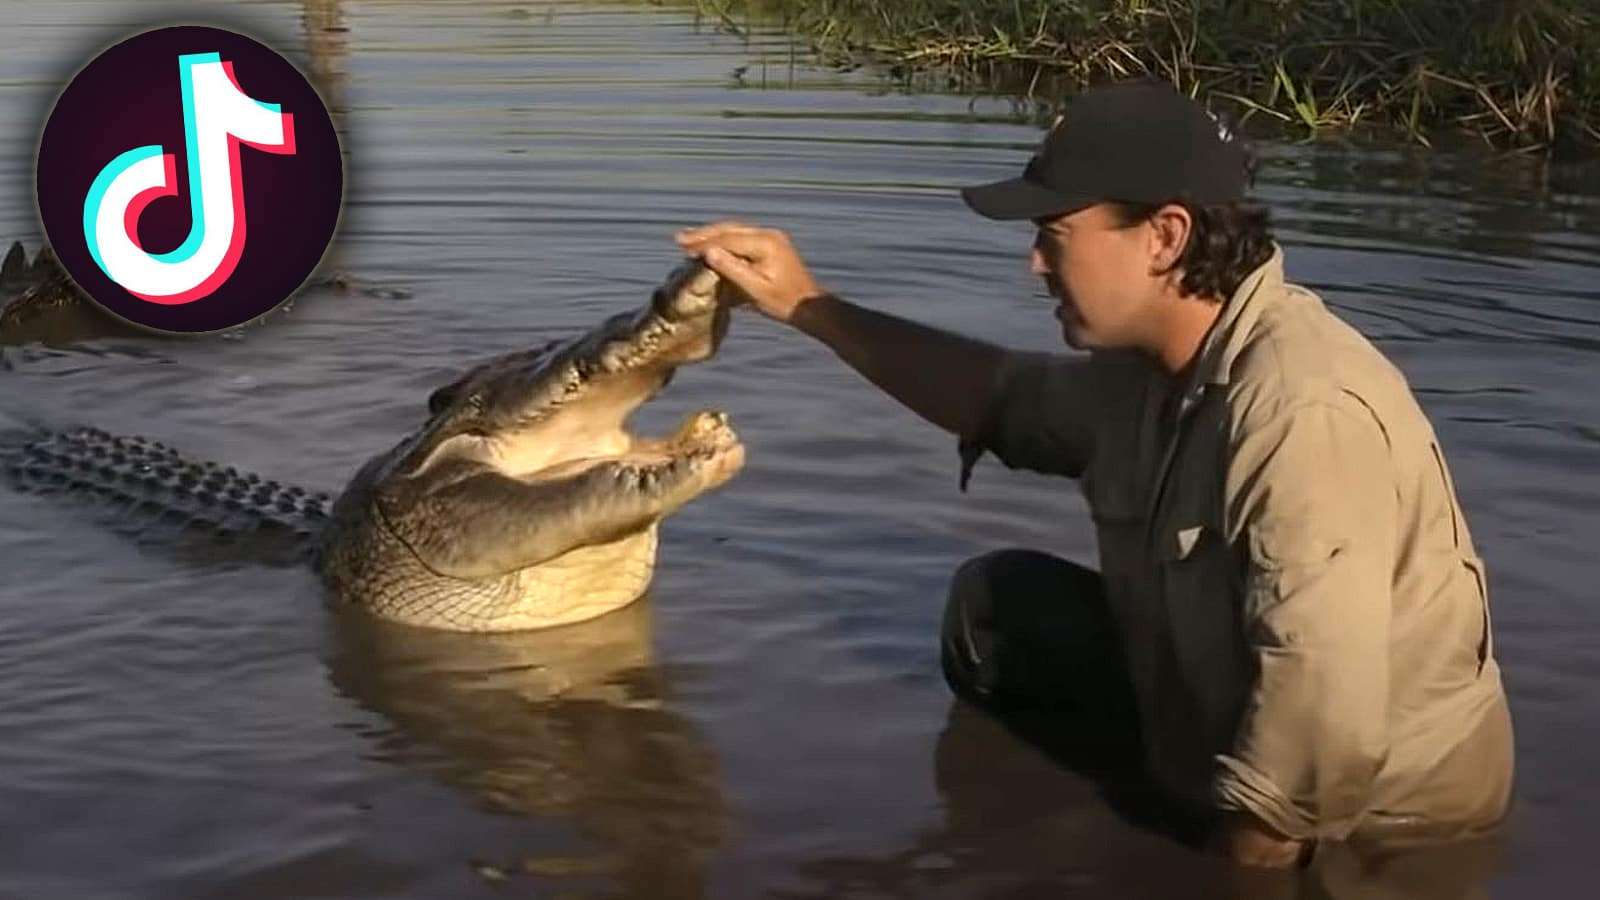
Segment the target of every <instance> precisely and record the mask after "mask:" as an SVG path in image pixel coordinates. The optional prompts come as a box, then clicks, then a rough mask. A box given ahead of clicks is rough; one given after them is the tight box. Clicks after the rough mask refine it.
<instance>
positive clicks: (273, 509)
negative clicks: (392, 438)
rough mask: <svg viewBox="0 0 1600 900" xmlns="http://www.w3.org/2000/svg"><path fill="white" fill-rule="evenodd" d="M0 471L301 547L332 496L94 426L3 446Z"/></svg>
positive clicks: (33, 488) (183, 522) (21, 481)
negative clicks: (268, 535) (270, 535)
mask: <svg viewBox="0 0 1600 900" xmlns="http://www.w3.org/2000/svg"><path fill="white" fill-rule="evenodd" d="M0 471H3V472H4V473H6V475H8V476H9V477H8V478H7V480H8V481H10V482H11V483H12V484H13V485H15V486H16V487H17V488H19V489H21V490H25V491H29V492H32V493H70V494H79V495H84V496H93V497H97V498H99V499H101V500H104V501H108V502H109V503H111V504H113V505H115V506H117V507H120V508H122V509H124V510H126V511H127V512H128V513H129V514H130V515H132V516H134V517H136V518H137V519H139V520H141V524H143V523H144V522H145V521H148V520H150V519H157V520H160V521H162V522H165V523H168V524H171V525H174V526H177V527H180V528H188V527H191V526H193V527H198V528H202V529H205V530H207V531H209V532H211V533H213V534H214V535H218V536H222V537H229V538H232V537H238V536H243V535H247V534H257V533H260V532H262V531H268V532H273V533H274V536H275V537H276V538H277V539H278V540H280V541H281V540H284V539H287V540H288V541H289V542H290V543H291V544H293V545H294V546H295V548H296V549H297V551H298V553H297V555H302V554H304V553H309V552H311V551H312V550H314V548H315V546H316V542H317V538H318V536H319V535H320V533H321V532H322V530H323V528H324V527H325V526H326V525H327V522H328V519H329V515H330V513H331V511H332V505H333V499H332V498H331V497H330V496H329V495H328V494H326V493H322V492H311V491H307V490H305V489H303V488H300V487H295V486H292V485H284V484H280V483H278V482H276V481H271V480H267V479H263V478H261V477H260V476H258V475H254V474H251V473H247V472H240V471H238V470H237V469H234V468H232V467H224V466H220V465H218V464H216V463H212V462H204V461H198V460H191V459H188V458H186V457H184V456H183V455H181V454H180V453H178V451H176V450H174V449H172V448H171V447H168V446H166V445H165V444H160V443H156V442H155V441H150V440H146V439H145V438H142V437H121V436H117V435H112V434H108V433H106V432H104V431H101V430H99V429H97V428H79V429H74V430H71V431H57V432H48V433H45V434H42V435H35V436H33V437H31V438H30V439H28V440H26V441H24V442H22V443H19V444H12V445H10V446H6V447H3V448H0Z"/></svg>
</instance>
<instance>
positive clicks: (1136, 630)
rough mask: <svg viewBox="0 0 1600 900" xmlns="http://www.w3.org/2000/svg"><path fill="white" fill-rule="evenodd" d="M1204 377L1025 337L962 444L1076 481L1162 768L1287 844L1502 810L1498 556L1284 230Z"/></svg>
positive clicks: (1225, 325)
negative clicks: (1494, 627) (1286, 265)
mask: <svg viewBox="0 0 1600 900" xmlns="http://www.w3.org/2000/svg"><path fill="white" fill-rule="evenodd" d="M1191 372H1192V374H1191V375H1189V376H1188V377H1187V378H1186V380H1185V383H1183V384H1178V383H1177V381H1176V380H1175V379H1174V378H1172V377H1171V376H1169V375H1167V374H1166V373H1165V372H1164V371H1163V370H1162V369H1160V367H1159V366H1158V365H1157V364H1156V363H1155V362H1154V361H1153V360H1150V359H1148V358H1147V357H1145V356H1144V355H1142V354H1138V353H1132V352H1101V353H1094V354H1089V355H1085V356H1058V355H1045V354H1023V353H1015V354H1012V355H1011V356H1010V358H1009V359H1008V361H1007V364H1006V365H1005V366H1004V367H1003V368H1002V372H1001V374H1000V377H999V378H998V380H997V383H996V389H995V393H994V395H993V398H992V402H991V405H990V416H989V419H988V422H987V424H986V426H985V427H984V429H983V433H982V434H981V435H979V436H977V438H976V439H975V441H974V442H972V444H969V446H968V448H967V449H968V450H969V451H970V450H971V449H972V447H973V446H974V445H975V446H977V447H981V448H982V449H988V450H990V451H992V452H994V453H995V455H996V456H998V457H999V458H1000V459H1001V460H1002V461H1003V462H1004V463H1005V464H1006V465H1008V466H1011V467H1013V468H1017V467H1020V468H1027V469H1033V470H1037V471H1041V472H1052V473H1058V474H1062V475H1068V476H1072V477H1078V478H1081V483H1082V487H1083V491H1084V494H1085V496H1086V497H1087V499H1088V502H1089V507H1090V510H1091V512H1092V514H1093V516H1094V521H1095V526H1096V530H1097V532H1098V537H1099V544H1100V564H1101V572H1102V574H1103V575H1104V576H1105V580H1106V588H1107V593H1108V596H1109V598H1110V601H1111V605H1112V608H1113V611H1114V613H1115V615H1116V618H1117V621H1118V624H1119V626H1120V628H1121V630H1122V632H1123V635H1124V638H1125V643H1126V650H1127V655H1128V662H1129V667H1130V670H1131V673H1132V676H1133V680H1134V687H1135V689H1136V693H1137V695H1138V698H1139V704H1140V716H1141V721H1142V728H1143V735H1144V745H1145V757H1146V763H1147V764H1148V766H1149V767H1150V770H1151V772H1152V774H1153V775H1154V776H1155V777H1156V778H1157V779H1158V780H1159V781H1161V782H1162V783H1164V784H1165V785H1166V786H1167V787H1168V788H1169V789H1170V790H1173V791H1175V792H1177V793H1179V794H1180V795H1182V796H1185V797H1187V798H1189V799H1191V800H1194V801H1198V802H1203V803H1207V804H1211V805H1214V806H1217V807H1221V808H1225V809H1242V810H1248V811H1250V812H1252V813H1254V814H1256V815H1257V816H1259V817H1260V818H1261V819H1263V820H1265V821H1266V822H1267V823H1268V824H1270V825H1272V826H1273V827H1275V828H1277V829H1278V830H1279V831H1281V832H1283V833H1284V834H1287V835H1289V836H1291V837H1297V838H1305V837H1319V838H1341V837H1345V836H1347V835H1349V834H1351V833H1352V832H1356V831H1358V829H1359V831H1360V833H1363V834H1365V833H1373V834H1381V833H1386V832H1392V833H1400V834H1406V833H1412V832H1420V833H1423V834H1430V835H1431V834H1435V833H1439V832H1445V833H1454V832H1459V831H1472V830H1477V829H1478V828H1479V827H1481V826H1486V825H1490V824H1492V823H1494V822H1496V821H1497V820H1499V819H1500V818H1501V816H1502V814H1503V813H1504V811H1505V808H1506V805H1507V802H1508V799H1509V794H1510V788H1511V769H1512V748H1511V723H1510V718H1509V715H1508V713H1507V709H1506V702H1505V694H1504V691H1503V690H1502V688H1501V684H1500V672H1499V668H1498V667H1497V666H1496V664H1495V661H1494V657H1493V645H1492V641H1491V638H1490V628H1489V607H1488V598H1487V586H1486V582H1485V580H1484V569H1483V561H1482V560H1481V559H1480V558H1479V557H1478V555H1477V553H1476V552H1475V551H1474V549H1473V545H1472V538H1471V535H1470V534H1469V533H1468V531H1467V522H1466V518H1465V517H1464V516H1463V515H1462V511H1461V506H1460V504H1459V503H1457V501H1456V496H1455V488H1454V485H1453V484H1452V482H1451V480H1450V472H1449V469H1448V468H1447V467H1446V466H1445V461H1444V455H1443V453H1442V452H1441V451H1440V449H1439V443H1438V440H1437V439H1436V438H1435V437H1434V433H1433V429H1432V427H1431V426H1430V425H1429V423H1428V420H1427V418H1426V417H1425V416H1424V415H1423V413H1422V411H1421V409H1420V408H1418V406H1417V403H1416V400H1415V399H1414V398H1413V397H1412V394H1411V390H1410V388H1409V386H1408V385H1407V383H1406V381H1405V378H1404V377H1403V376H1402V375H1401V374H1400V372H1399V371H1398V370H1397V369H1396V368H1395V367H1394V366H1393V365H1391V364H1390V363H1389V362H1388V361H1387V360H1386V359H1385V358H1384V357H1383V355H1382V354H1380V353H1379V352H1378V351H1377V349H1375V348H1374V347H1373V346H1372V345H1371V344H1370V343H1368V342H1367V340H1366V339H1365V338H1363V337H1362V336H1361V335H1360V334H1359V333H1358V332H1356V331H1355V330H1354V329H1353V328H1351V327H1350V326H1348V325H1346V324H1345V323H1344V322H1343V321H1341V320H1340V319H1339V318H1337V317H1336V316H1334V315H1333V314H1332V313H1331V312H1329V311H1328V310H1327V308H1326V307H1324V306H1323V304H1322V301H1321V300H1320V299H1318V298H1317V296H1316V295H1315V294H1313V293H1311V292H1310V291H1307V290H1305V289H1304V288H1301V287H1298V286H1295V285H1292V284H1285V283H1284V280H1283V256H1282V251H1281V250H1280V249H1278V248H1276V247H1274V250H1273V255H1272V258H1271V259H1270V260H1269V261H1268V262H1267V263H1265V264H1264V265H1262V266H1261V267H1260V268H1259V269H1257V270H1256V271H1254V272H1253V273H1251V275H1250V276H1249V277H1248V278H1247V279H1246V280H1245V282H1244V283H1243V284H1242V285H1241V286H1240V287H1239V290H1238V291H1237V292H1236V293H1235V294H1234V296H1233V297H1231V298H1229V300H1228V301H1227V303H1226V305H1225V306H1224V308H1223V310H1222V313H1221V315H1220V316H1219V318H1218V320H1217V323H1216V325H1215V326H1214V327H1213V328H1212V330H1211V332H1210V334H1209V335H1208V336H1207V338H1206V341H1205V342H1204V343H1203V344H1202V346H1201V349H1200V354H1199V357H1198V358H1197V361H1196V364H1195V365H1194V367H1193V368H1192V370H1191ZM1175 392H1177V393H1175ZM964 455H966V456H968V457H969V460H968V464H969V465H970V461H971V458H972V457H973V456H974V455H973V454H971V453H970V452H968V453H966V454H964Z"/></svg>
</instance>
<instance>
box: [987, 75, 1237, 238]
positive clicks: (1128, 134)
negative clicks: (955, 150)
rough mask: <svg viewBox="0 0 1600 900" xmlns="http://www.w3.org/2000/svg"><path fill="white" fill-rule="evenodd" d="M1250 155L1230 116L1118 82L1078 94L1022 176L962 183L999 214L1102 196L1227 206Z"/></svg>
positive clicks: (1055, 209) (1041, 213) (1167, 91)
mask: <svg viewBox="0 0 1600 900" xmlns="http://www.w3.org/2000/svg"><path fill="white" fill-rule="evenodd" d="M1249 180H1250V155H1249V153H1248V151H1246V149H1245V147H1244V145H1243V142H1242V141H1240V140H1238V139H1236V138H1235V137H1234V135H1233V133H1232V132H1231V131H1230V130H1229V129H1228V128H1227V127H1226V125H1224V124H1223V123H1222V121H1221V120H1220V119H1218V118H1216V117H1215V116H1213V115H1212V114H1211V113H1209V112H1207V111H1206V109H1205V108H1204V107H1203V106H1201V105H1200V104H1199V103H1197V102H1196V101H1194V100H1192V99H1190V98H1189V97H1187V96H1185V95H1183V94H1182V93H1179V92H1178V91H1177V90H1176V89H1174V88H1173V87H1172V86H1171V85H1169V84H1166V83H1165V82H1161V81H1155V80H1150V79H1138V80H1133V81H1120V82H1115V83H1112V84H1108V85H1104V86H1101V87H1096V88H1091V89H1089V90H1087V91H1084V92H1083V93H1081V94H1079V95H1078V96H1076V97H1074V98H1073V99H1072V100H1071V102H1069V103H1068V104H1067V106H1066V109H1065V110H1064V111H1063V112H1062V114H1061V115H1060V116H1058V117H1057V118H1056V122H1055V124H1054V125H1053V126H1051V128H1050V131H1049V133H1047V134H1046V135H1045V137H1044V141H1043V142H1042V143H1041V144H1040V145H1039V149H1038V151H1037V152H1035V153H1034V154H1033V158H1032V159H1030V160H1029V161H1028V165H1027V168H1025V169H1024V170H1023V172H1022V175H1021V176H1020V177H1018V178H1008V179H1006V180H1004V181H996V182H992V183H990V184H981V185H977V186H975V187H967V188H962V189H961V198H962V199H963V200H965V201H966V202H967V205H968V206H970V207H972V209H973V210H974V211H976V212H977V213H978V214H979V215H982V216H986V217H988V218H991V219H1036V218H1043V217H1053V216H1058V215H1063V214H1066V213H1070V212H1074V211H1076V210H1079V209H1082V208H1084V207H1086V206H1090V205H1092V204H1095V203H1098V202H1100V201H1103V200H1120V201H1123V202H1128V203H1165V202H1167V201H1169V200H1178V199H1185V200H1188V201H1190V202H1192V203H1198V204H1205V203H1226V202H1228V201H1232V200H1239V199H1242V198H1243V197H1244V191H1245V187H1246V185H1247V183H1248V182H1249Z"/></svg>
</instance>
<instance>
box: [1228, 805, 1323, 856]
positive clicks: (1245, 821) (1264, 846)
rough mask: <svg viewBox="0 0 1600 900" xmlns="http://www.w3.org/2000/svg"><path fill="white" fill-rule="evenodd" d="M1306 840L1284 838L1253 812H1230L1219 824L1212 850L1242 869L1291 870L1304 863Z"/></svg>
mask: <svg viewBox="0 0 1600 900" xmlns="http://www.w3.org/2000/svg"><path fill="white" fill-rule="evenodd" d="M1307 847H1308V843H1307V842H1306V841H1297V840H1295V839H1293V838H1288V837H1284V836H1283V835H1281V834H1278V833H1277V832H1276V831H1274V830H1273V829H1271V828H1270V827H1268V826H1267V824H1266V823H1265V822H1262V821H1261V820H1260V819H1258V818H1256V817H1255V816H1252V815H1250V814H1249V813H1244V812H1230V813H1227V814H1226V815H1224V816H1223V817H1222V821H1220V822H1218V823H1217V830H1216V832H1215V833H1214V834H1213V835H1212V838H1211V849H1212V850H1213V851H1214V852H1217V853H1221V854H1222V855H1223V856H1226V857H1228V858H1229V859H1232V860H1233V861H1234V862H1236V863H1238V864H1239V865H1241V866H1256V867H1261V868H1270V869H1287V868H1289V867H1291V866H1294V865H1296V864H1297V863H1299V862H1300V859H1301V856H1302V855H1303V854H1304V853H1305V851H1306V849H1307Z"/></svg>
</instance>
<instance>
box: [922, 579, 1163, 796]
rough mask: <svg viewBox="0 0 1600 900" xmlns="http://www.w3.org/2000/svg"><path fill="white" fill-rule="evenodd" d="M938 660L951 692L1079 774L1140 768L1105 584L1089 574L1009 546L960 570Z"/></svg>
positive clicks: (1133, 712) (1131, 704)
mask: <svg viewBox="0 0 1600 900" xmlns="http://www.w3.org/2000/svg"><path fill="white" fill-rule="evenodd" d="M940 645H941V649H940V659H941V662H942V663H943V666H944V675H945V680H946V681H948V682H949V683H950V688H951V689H952V690H953V691H955V692H956V694H957V695H958V696H961V697H963V698H965V699H967V700H970V701H972V702H974V703H977V704H978V705H980V706H983V707H984V708H986V709H988V710H990V711H991V712H994V713H996V714H997V715H999V716H1001V717H1002V718H1003V719H1005V720H1006V721H1007V722H1008V724H1012V725H1015V726H1018V727H1019V730H1024V731H1027V732H1030V733H1029V734H1027V735H1025V736H1028V737H1030V738H1035V739H1040V740H1042V741H1043V742H1045V743H1048V744H1050V745H1051V746H1050V747H1049V749H1051V750H1052V751H1053V752H1055V753H1056V754H1057V755H1064V756H1065V757H1066V758H1067V761H1068V762H1069V763H1075V764H1077V767H1080V768H1086V769H1092V770H1099V771H1107V770H1111V771H1117V772H1122V773H1131V772H1133V771H1136V770H1137V769H1138V768H1139V756H1140V749H1139V724H1138V723H1139V719H1138V710H1137V707H1136V705H1135V700H1134V694H1133V685H1132V682H1131V680H1130V678H1129V675H1128V668H1127V663H1126V662H1125V660H1124V656H1123V651H1122V641H1121V637H1120V635H1119V634H1118V631H1117V628H1116V625H1115V623H1114V622H1113V620H1112V618H1111V612H1110V609H1109V608H1108V607H1107V605H1106V596H1105V586H1104V583H1103V582H1102V581H1101V579H1100V575H1099V574H1098V573H1097V572H1095V571H1094V570H1092V569H1087V568H1084V567H1083V566H1080V565H1077V564H1075V563H1071V562H1068V561H1067V560H1064V559H1061V558H1059V557H1055V556H1051V555H1050V554H1048V553H1040V552H1038V551H1036V550H1023V549H1006V550H996V551H993V552H991V553H985V554H983V555H982V556H977V557H974V558H972V559H969V560H967V561H966V562H965V563H963V564H962V565H961V566H960V568H958V569H956V573H955V576H954V578H952V580H951V584H950V596H949V599H948V601H947V603H946V605H945V612H944V625H943V629H942V635H941V639H940Z"/></svg>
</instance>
